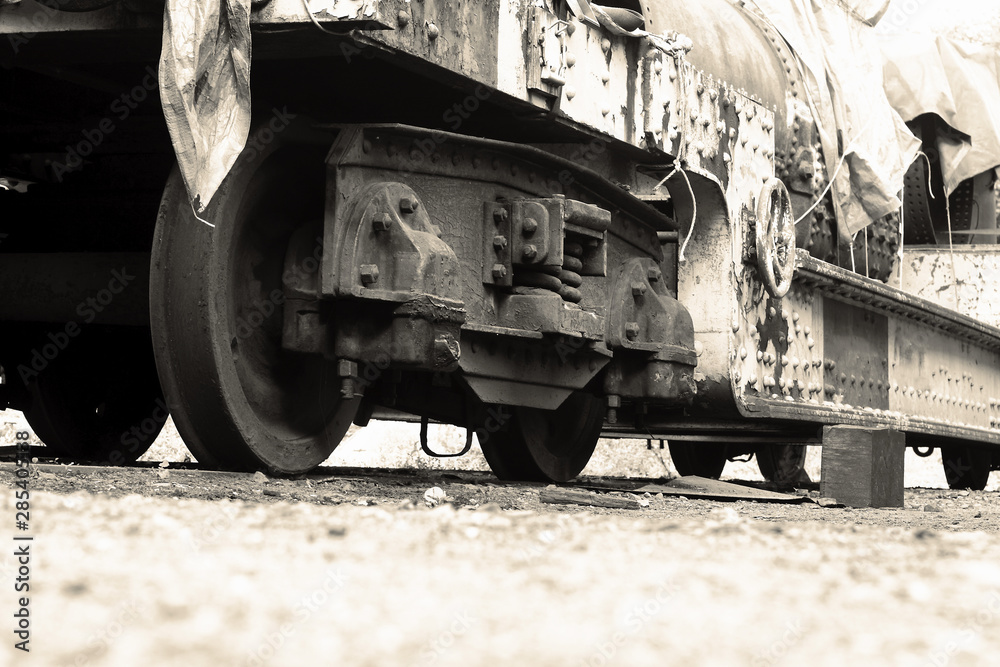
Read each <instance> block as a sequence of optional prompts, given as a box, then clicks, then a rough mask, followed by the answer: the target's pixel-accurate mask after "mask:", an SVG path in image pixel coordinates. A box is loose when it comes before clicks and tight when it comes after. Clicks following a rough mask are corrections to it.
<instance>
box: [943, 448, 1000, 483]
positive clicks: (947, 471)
mask: <svg viewBox="0 0 1000 667" xmlns="http://www.w3.org/2000/svg"><path fill="white" fill-rule="evenodd" d="M992 461H993V454H992V452H990V451H989V450H987V449H975V448H973V447H963V446H961V445H958V446H954V445H953V446H949V447H942V448H941V464H942V465H943V466H944V476H945V478H946V479H947V480H948V487H949V488H952V489H973V490H975V491H982V490H983V489H985V488H986V482H988V481H989V478H990V469H991V468H992V466H991V463H992Z"/></svg>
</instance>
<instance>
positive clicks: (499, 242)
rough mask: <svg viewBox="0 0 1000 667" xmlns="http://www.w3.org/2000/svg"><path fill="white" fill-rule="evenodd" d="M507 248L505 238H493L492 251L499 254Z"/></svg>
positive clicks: (498, 235) (498, 236) (499, 236)
mask: <svg viewBox="0 0 1000 667" xmlns="http://www.w3.org/2000/svg"><path fill="white" fill-rule="evenodd" d="M506 247H507V237H506V236H501V235H500V234H497V235H496V236H494V237H493V249H494V250H496V251H497V252H500V251H501V250H503V249H504V248H506Z"/></svg>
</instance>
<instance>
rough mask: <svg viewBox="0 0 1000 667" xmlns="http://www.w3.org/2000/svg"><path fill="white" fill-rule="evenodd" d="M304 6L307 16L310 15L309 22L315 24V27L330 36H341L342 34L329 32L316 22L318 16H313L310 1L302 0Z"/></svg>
mask: <svg viewBox="0 0 1000 667" xmlns="http://www.w3.org/2000/svg"><path fill="white" fill-rule="evenodd" d="M302 4H303V5H305V8H306V14H308V15H309V20H310V21H312V22H313V25H315V26H316V27H317V28H319V29H320V30H322V31H323V32H325V33H326V34H328V35H338V36H340V33H338V32H334V31H333V30H327V29H326V28H324V27H323V26H321V25H320V24H319V21H317V20H316V15H315V14H313V11H312V8H311V7H310V6H309V0H302Z"/></svg>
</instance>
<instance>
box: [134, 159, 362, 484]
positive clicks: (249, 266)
mask: <svg viewBox="0 0 1000 667" xmlns="http://www.w3.org/2000/svg"><path fill="white" fill-rule="evenodd" d="M321 157H322V156H320V157H319V158H317V157H316V155H315V154H314V153H311V152H310V153H308V154H304V153H299V152H297V151H291V150H289V151H282V152H281V153H279V152H278V150H277V147H275V146H270V147H268V150H267V151H264V152H263V153H262V154H261V155H259V156H257V158H256V159H255V160H254V161H253V162H252V163H250V164H243V165H241V166H240V168H238V169H236V170H234V173H233V174H231V176H230V177H229V178H227V180H226V182H225V183H224V184H223V186H222V188H220V191H219V193H217V195H216V196H215V198H214V199H213V201H212V204H211V205H210V206H209V208H208V210H207V212H206V214H205V216H202V217H205V218H206V219H208V220H210V221H211V222H213V223H214V224H215V225H216V226H215V228H209V227H208V226H206V225H204V224H202V223H200V222H198V221H197V220H195V218H194V214H193V212H192V211H191V210H190V206H189V205H188V202H187V198H186V193H185V191H184V187H183V183H182V182H181V179H180V177H179V174H177V173H175V174H173V175H172V176H171V179H170V182H169V184H168V186H167V189H166V191H165V193H164V200H163V204H162V206H161V211H160V220H159V222H158V225H157V235H156V242H155V243H154V248H153V266H154V271H153V276H152V278H151V280H150V296H151V307H150V312H151V318H152V326H153V331H154V343H155V344H154V348H155V350H156V358H157V367H158V368H159V369H160V375H161V379H162V384H163V387H164V393H165V394H166V395H167V397H168V404H169V405H170V407H171V412H172V413H174V414H175V422H176V424H177V427H178V430H179V431H180V433H181V435H182V437H183V438H184V440H185V442H186V443H187V444H188V446H189V448H190V449H191V450H192V452H193V453H194V454H195V456H196V457H197V458H198V459H199V461H204V462H206V463H208V464H210V465H218V466H222V467H227V468H239V469H267V470H269V471H271V472H276V473H287V474H295V473H301V472H305V471H307V470H310V469H312V468H313V467H315V466H316V465H318V464H320V463H322V461H323V460H325V459H326V458H327V457H328V456H329V455H330V453H331V452H332V451H333V449H334V448H335V447H336V446H337V444H339V442H340V440H341V438H342V437H343V435H344V433H345V432H346V431H347V429H348V427H349V426H350V424H351V419H352V418H353V416H354V414H355V412H356V411H357V408H358V403H359V400H358V399H353V400H350V401H345V400H341V399H340V394H339V379H338V377H337V374H336V368H335V364H334V363H333V362H330V361H326V360H324V359H322V358H321V357H318V356H306V355H298V354H296V353H293V352H288V351H286V350H284V349H282V348H281V347H280V337H281V328H282V327H281V322H282V317H283V312H282V311H283V306H282V303H281V301H282V299H281V298H280V296H279V297H278V298H275V295H276V293H275V290H278V291H279V292H280V289H281V285H282V283H281V276H282V274H283V272H284V258H285V249H286V246H287V243H288V240H289V239H290V238H291V236H292V234H293V233H294V232H295V230H296V229H299V228H300V227H301V226H303V225H306V224H310V222H312V221H318V220H320V219H321V218H322V211H323V194H322V193H323V190H322V183H323V181H322V177H323V169H322V160H321ZM302 164H309V165H311V166H313V167H315V168H316V169H318V171H316V172H314V173H313V174H312V178H310V177H309V174H305V175H304V174H303V173H302V171H301V165H302ZM238 165H239V163H238ZM313 196H315V199H311V198H312V197H313ZM303 202H306V204H303ZM206 216H207V217H206ZM268 304H270V305H268ZM254 313H256V315H254ZM180 323H183V324H180ZM185 364H188V365H190V364H200V365H201V370H200V371H198V372H192V371H191V370H190V369H187V368H185Z"/></svg>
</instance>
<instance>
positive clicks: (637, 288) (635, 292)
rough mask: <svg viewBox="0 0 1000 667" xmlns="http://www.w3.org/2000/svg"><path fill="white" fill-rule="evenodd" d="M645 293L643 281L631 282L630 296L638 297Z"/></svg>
mask: <svg viewBox="0 0 1000 667" xmlns="http://www.w3.org/2000/svg"><path fill="white" fill-rule="evenodd" d="M645 293H646V284H645V283H639V282H636V283H632V296H635V297H639V296H642V295H643V294H645Z"/></svg>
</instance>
